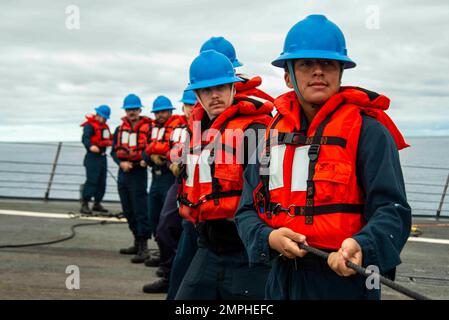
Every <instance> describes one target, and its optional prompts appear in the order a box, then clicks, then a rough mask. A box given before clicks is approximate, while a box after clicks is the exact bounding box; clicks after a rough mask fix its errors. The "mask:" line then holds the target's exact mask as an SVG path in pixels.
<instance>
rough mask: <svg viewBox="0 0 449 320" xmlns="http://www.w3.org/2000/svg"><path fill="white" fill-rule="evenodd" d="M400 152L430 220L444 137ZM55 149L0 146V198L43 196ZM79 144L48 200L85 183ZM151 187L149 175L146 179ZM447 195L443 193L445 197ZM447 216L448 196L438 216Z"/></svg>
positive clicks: (110, 186) (445, 149)
mask: <svg viewBox="0 0 449 320" xmlns="http://www.w3.org/2000/svg"><path fill="white" fill-rule="evenodd" d="M406 140H407V142H408V143H409V144H410V145H411V147H410V148H407V149H405V150H402V151H401V152H400V157H401V164H402V168H403V173H404V179H405V182H406V189H407V196H408V199H409V202H410V205H411V206H412V208H413V214H415V215H435V213H436V211H437V208H438V205H439V202H440V199H441V194H442V192H443V188H444V184H445V182H446V179H447V178H448V175H449V137H413V138H408V139H406ZM57 146H58V144H57V143H12V142H0V196H15V197H17V196H19V197H20V196H24V197H35V198H43V197H44V196H45V193H46V190H47V185H48V181H49V178H50V172H51V170H52V163H53V161H54V159H55V155H56V150H57ZM84 154H85V150H84V148H83V147H82V145H81V143H77V142H64V143H63V144H62V148H61V152H60V156H59V160H58V165H57V167H56V171H55V176H54V179H53V184H52V188H51V190H50V193H49V196H50V198H62V199H79V194H80V192H79V189H80V185H81V184H82V183H84V180H85V170H84V167H83V166H82V163H83V159H84ZM108 168H109V173H108V180H107V188H106V195H105V199H106V200H116V201H118V200H119V197H118V194H117V184H116V181H115V178H116V177H117V170H118V168H117V165H116V164H115V163H114V162H113V161H112V159H111V158H110V157H109V156H108ZM149 176H150V177H149V183H151V175H149ZM448 193H449V192H448ZM0 201H1V200H0ZM441 214H442V215H444V216H449V194H448V195H447V197H446V200H445V203H444V205H443V211H442V213H441Z"/></svg>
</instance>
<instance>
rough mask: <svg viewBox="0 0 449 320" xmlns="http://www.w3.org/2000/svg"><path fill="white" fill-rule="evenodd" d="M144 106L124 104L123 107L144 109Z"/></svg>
mask: <svg viewBox="0 0 449 320" xmlns="http://www.w3.org/2000/svg"><path fill="white" fill-rule="evenodd" d="M143 107H144V106H142V105H130V106H123V107H122V109H125V110H126V109H142V108H143Z"/></svg>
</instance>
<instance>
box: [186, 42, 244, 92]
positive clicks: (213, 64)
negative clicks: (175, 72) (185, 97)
mask: <svg viewBox="0 0 449 320" xmlns="http://www.w3.org/2000/svg"><path fill="white" fill-rule="evenodd" d="M189 76H190V83H189V85H188V86H187V88H186V90H196V89H201V88H208V87H213V86H218V85H221V84H227V83H234V82H240V81H243V80H242V79H240V78H239V77H237V76H236V75H235V70H234V67H233V66H232V63H231V61H230V60H229V59H228V58H227V57H226V56H225V55H223V54H221V53H219V52H217V51H215V50H206V51H203V52H201V53H200V55H199V56H198V57H196V58H195V60H193V62H192V64H191V65H190V70H189Z"/></svg>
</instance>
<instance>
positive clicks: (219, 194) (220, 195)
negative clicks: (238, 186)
mask: <svg viewBox="0 0 449 320" xmlns="http://www.w3.org/2000/svg"><path fill="white" fill-rule="evenodd" d="M241 195H242V190H231V191H226V192H213V193H210V194H208V195H205V196H202V197H200V200H199V201H198V202H197V203H193V202H192V201H190V200H189V199H187V198H186V196H182V195H180V196H178V201H179V202H180V203H181V204H183V205H186V206H188V207H190V208H193V209H196V208H198V207H199V206H200V205H201V204H202V203H204V202H206V201H208V200H217V199H220V198H229V197H240V196H241Z"/></svg>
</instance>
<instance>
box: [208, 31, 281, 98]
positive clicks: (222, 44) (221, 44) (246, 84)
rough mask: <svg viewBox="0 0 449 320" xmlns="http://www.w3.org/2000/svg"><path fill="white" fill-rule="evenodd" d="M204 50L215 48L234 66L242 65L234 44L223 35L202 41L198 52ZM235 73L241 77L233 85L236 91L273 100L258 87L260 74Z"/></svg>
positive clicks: (260, 82) (260, 80) (260, 81)
mask: <svg viewBox="0 0 449 320" xmlns="http://www.w3.org/2000/svg"><path fill="white" fill-rule="evenodd" d="M206 50H215V51H217V52H219V53H221V54H224V55H225V56H226V57H227V58H228V59H229V60H230V61H231V63H232V65H233V66H234V68H239V67H242V66H243V63H242V62H240V61H239V60H238V59H237V54H236V52H235V48H234V45H233V44H232V43H231V42H230V41H229V40H227V39H226V38H224V37H212V38H210V39H209V40H207V41H206V42H204V43H203V45H202V46H201V48H200V52H203V51H206ZM236 74H237V76H238V77H239V78H240V79H242V81H241V82H237V83H236V84H235V85H234V87H235V90H236V92H237V93H240V94H244V95H246V96H249V97H251V96H252V97H255V98H256V99H263V100H268V101H273V100H274V99H273V97H271V96H270V95H269V94H267V93H266V92H264V91H262V90H261V89H259V88H258V87H259V86H260V85H261V84H262V78H261V77H260V76H254V77H252V78H250V77H248V76H247V75H244V74H242V73H238V72H237V73H236Z"/></svg>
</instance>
